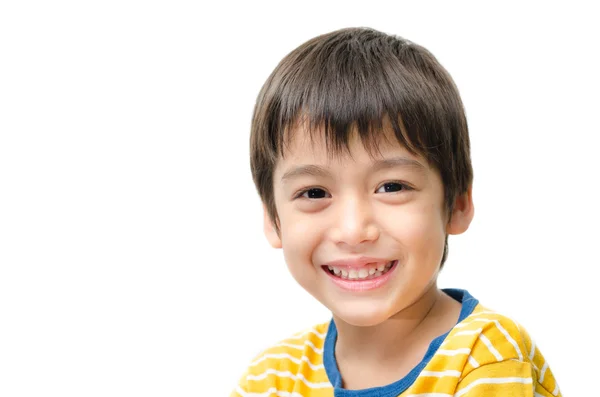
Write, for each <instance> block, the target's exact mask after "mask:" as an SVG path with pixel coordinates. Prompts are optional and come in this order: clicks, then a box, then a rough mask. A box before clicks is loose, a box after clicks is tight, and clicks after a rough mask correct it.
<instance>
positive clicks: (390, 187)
mask: <svg viewBox="0 0 600 397" xmlns="http://www.w3.org/2000/svg"><path fill="white" fill-rule="evenodd" d="M399 190H402V186H400V184H399V183H386V184H385V191H386V192H397V191H399Z"/></svg>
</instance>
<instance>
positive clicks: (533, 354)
mask: <svg viewBox="0 0 600 397" xmlns="http://www.w3.org/2000/svg"><path fill="white" fill-rule="evenodd" d="M533 356H535V342H534V340H533V339H532V340H531V351H530V352H529V359H530V360H533Z"/></svg>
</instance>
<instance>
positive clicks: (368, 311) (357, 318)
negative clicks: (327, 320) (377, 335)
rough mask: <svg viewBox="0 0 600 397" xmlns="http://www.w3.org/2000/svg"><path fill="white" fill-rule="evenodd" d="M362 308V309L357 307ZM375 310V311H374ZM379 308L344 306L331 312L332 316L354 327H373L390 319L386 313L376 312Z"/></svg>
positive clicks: (389, 315) (382, 311)
mask: <svg viewBox="0 0 600 397" xmlns="http://www.w3.org/2000/svg"><path fill="white" fill-rule="evenodd" d="M357 306H362V307H357ZM374 309H375V310H374ZM377 309H381V307H373V306H371V307H365V305H351V304H349V305H345V306H344V307H343V308H338V310H332V312H333V314H334V316H336V317H337V318H339V319H340V320H342V321H344V322H345V323H347V324H349V325H353V326H355V327H373V326H376V325H379V324H381V323H383V322H385V321H386V320H388V319H389V318H390V317H391V314H390V313H389V312H388V311H384V310H377Z"/></svg>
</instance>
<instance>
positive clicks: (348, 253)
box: [265, 130, 473, 326]
mask: <svg viewBox="0 0 600 397" xmlns="http://www.w3.org/2000/svg"><path fill="white" fill-rule="evenodd" d="M388 131H389V130H388ZM387 140H388V141H389V142H387V143H385V142H381V143H380V147H379V148H380V152H381V154H380V155H379V154H377V155H376V157H375V158H371V157H370V156H369V154H368V152H367V151H366V150H365V148H364V147H363V145H362V143H361V142H360V140H359V138H358V137H357V136H356V135H354V136H353V138H352V140H351V144H350V152H351V157H350V156H347V155H345V154H342V155H340V157H337V158H335V159H333V160H330V159H328V155H327V153H326V151H325V143H324V140H319V139H315V140H314V143H311V141H310V139H309V138H308V135H307V133H306V132H305V131H302V130H298V131H295V134H294V140H293V141H292V142H291V145H290V147H289V150H288V151H286V156H285V159H280V160H279V162H278V164H277V166H276V169H275V172H274V178H273V181H274V182H273V184H274V195H275V205H276V209H277V212H278V215H279V226H280V234H279V235H277V233H275V231H274V229H273V227H272V224H271V222H270V219H269V218H268V215H266V211H265V233H266V235H267V238H268V239H269V241H270V243H271V244H272V245H273V246H274V247H276V248H283V253H284V257H285V260H286V263H287V265H288V268H289V270H290V272H291V273H292V275H293V277H294V278H295V279H296V281H298V283H299V284H300V285H301V286H302V287H303V288H304V289H306V290H307V291H308V292H309V293H310V294H312V295H313V296H314V297H315V298H316V299H318V300H319V301H320V302H321V303H323V304H324V305H325V306H326V307H327V308H329V309H330V310H331V311H332V312H333V314H334V315H335V316H337V317H339V318H340V319H342V320H343V321H345V322H347V323H349V324H353V325H357V326H370V325H376V324H379V323H381V322H383V321H385V320H387V319H388V318H390V317H391V316H393V315H394V314H396V313H398V312H399V311H401V310H403V309H404V308H406V307H408V306H410V305H411V304H413V303H414V302H415V301H416V300H418V299H419V298H420V297H421V296H422V295H423V293H424V292H425V291H427V290H428V289H429V288H430V287H431V286H432V285H434V284H435V282H436V279H437V275H438V271H439V266H440V262H441V259H442V255H443V251H444V241H445V238H446V234H447V233H449V234H458V233H462V232H463V231H465V230H466V228H467V227H468V225H469V222H470V220H471V218H472V216H473V208H472V202H471V195H470V191H469V193H468V194H466V195H464V197H462V198H460V199H458V200H457V203H456V208H455V209H454V210H453V213H452V217H451V218H452V221H451V222H448V219H449V217H448V214H446V213H445V211H444V202H443V196H444V190H443V185H442V181H441V178H440V176H439V173H438V172H437V171H435V170H434V169H432V168H430V167H429V165H428V163H427V162H426V161H425V160H424V159H423V158H421V157H417V156H414V155H411V154H410V152H408V151H407V150H406V149H405V148H404V147H403V146H401V145H400V144H399V143H397V141H396V138H395V137H394V136H393V134H391V133H388V139H387ZM390 264H391V267H390ZM328 265H330V266H331V268H330V267H329V266H328Z"/></svg>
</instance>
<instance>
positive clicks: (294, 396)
mask: <svg viewBox="0 0 600 397" xmlns="http://www.w3.org/2000/svg"><path fill="white" fill-rule="evenodd" d="M235 391H236V393H237V394H239V395H240V396H243V397H269V396H272V395H273V394H275V395H277V396H281V397H302V394H298V393H296V392H293V393H290V392H287V391H281V390H277V389H276V388H274V387H271V388H270V389H269V390H267V391H266V392H264V393H248V392H246V391H244V390H242V388H241V387H239V386H238V387H236V389H235Z"/></svg>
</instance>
